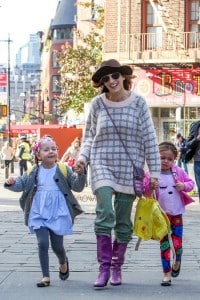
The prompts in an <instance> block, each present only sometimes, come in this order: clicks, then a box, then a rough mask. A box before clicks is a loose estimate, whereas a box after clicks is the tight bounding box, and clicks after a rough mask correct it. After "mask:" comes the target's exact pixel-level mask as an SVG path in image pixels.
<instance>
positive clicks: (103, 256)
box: [77, 59, 160, 288]
mask: <svg viewBox="0 0 200 300" xmlns="http://www.w3.org/2000/svg"><path fill="white" fill-rule="evenodd" d="M132 73H133V71H132V68H131V67H130V66H122V65H120V63H119V62H118V61H116V60H114V59H110V60H108V61H104V62H102V64H101V66H100V68H99V69H98V70H97V71H96V72H95V74H94V75H93V76H92V80H93V83H94V86H95V87H97V88H102V93H101V94H100V96H97V97H95V98H94V99H93V101H92V103H91V109H90V113H89V116H88V119H87V123H86V129H85V134H84V138H83V141H82V147H81V150H80V156H79V159H78V160H79V162H84V163H85V164H87V163H88V162H90V167H91V188H92V191H93V193H94V194H95V195H96V199H97V205H96V219H95V234H96V238H97V259H98V262H99V264H100V267H99V271H100V272H99V275H98V278H97V280H96V281H95V283H94V287H95V288H101V287H104V286H106V285H107V282H108V280H109V278H110V275H111V278H110V283H111V285H120V284H121V266H122V265H123V263H124V256H125V252H126V249H127V245H128V243H129V242H130V240H131V238H132V222H131V211H132V205H133V201H134V199H135V197H136V196H135V191H134V188H133V164H132V162H133V163H134V164H135V165H136V166H137V167H140V168H143V167H144V164H145V160H146V161H147V164H148V167H149V170H150V173H151V182H154V181H156V180H157V178H158V176H159V173H160V159H159V152H158V146H157V140H156V135H155V131H154V126H153V122H152V120H151V117H150V114H149V110H148V107H147V104H146V102H145V100H144V99H143V98H142V97H141V96H139V95H137V94H135V93H133V92H132V91H131V90H130V86H131V80H132V78H133V75H132ZM105 108H106V109H107V110H108V112H109V114H110V115H109V114H108V112H107V110H106V109H105ZM110 117H111V118H112V119H113V122H112V120H111V119H110ZM113 123H115V125H114V124H113ZM117 131H118V132H117ZM123 144H124V145H123ZM124 146H125V148H126V150H125V149H124ZM130 158H131V159H130ZM131 160H132V161H131ZM79 162H77V164H78V163H79ZM113 196H114V208H113V207H112V199H113ZM112 229H114V233H115V238H114V241H113V244H112V237H111V235H112ZM110 271H111V274H110Z"/></svg>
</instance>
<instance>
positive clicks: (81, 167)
mask: <svg viewBox="0 0 200 300" xmlns="http://www.w3.org/2000/svg"><path fill="white" fill-rule="evenodd" d="M73 169H74V171H75V172H76V173H78V174H83V173H84V172H85V162H84V161H83V160H79V161H77V162H76V163H75V165H74V166H73Z"/></svg>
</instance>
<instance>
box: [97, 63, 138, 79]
mask: <svg viewBox="0 0 200 300" xmlns="http://www.w3.org/2000/svg"><path fill="white" fill-rule="evenodd" d="M113 72H119V73H121V74H122V75H132V74H133V69H132V68H131V67H130V66H128V65H121V64H120V63H119V62H118V61H117V60H116V59H109V60H105V61H103V62H102V63H101V66H100V68H99V69H98V70H97V71H96V72H95V73H94V74H93V76H92V81H93V82H94V83H99V82H100V80H101V78H102V77H103V76H105V75H108V74H111V73H113ZM134 77H135V76H134Z"/></svg>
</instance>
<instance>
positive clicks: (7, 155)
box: [1, 141, 14, 178]
mask: <svg viewBox="0 0 200 300" xmlns="http://www.w3.org/2000/svg"><path fill="white" fill-rule="evenodd" d="M13 154H14V151H13V148H12V147H11V146H10V143H9V141H6V142H5V143H4V146H3V147H2V149H1V158H2V161H3V163H4V170H5V178H8V176H9V166H10V164H11V162H12V159H13Z"/></svg>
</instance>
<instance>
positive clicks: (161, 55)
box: [103, 0, 200, 141]
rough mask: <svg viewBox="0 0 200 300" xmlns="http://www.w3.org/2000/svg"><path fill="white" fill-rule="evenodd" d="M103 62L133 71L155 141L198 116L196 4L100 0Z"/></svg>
mask: <svg viewBox="0 0 200 300" xmlns="http://www.w3.org/2000/svg"><path fill="white" fill-rule="evenodd" d="M104 5H105V44H104V50H103V58H104V59H110V58H116V59H118V60H119V61H120V62H121V63H124V64H129V65H132V66H133V67H134V72H135V74H136V75H137V78H136V79H134V81H133V90H134V91H136V92H138V93H140V94H142V95H143V96H144V97H145V98H146V100H147V103H148V105H149V107H150V109H151V113H152V116H153V120H154V124H155V128H156V132H157V136H158V139H159V141H162V140H166V139H167V140H175V136H176V133H177V132H181V133H182V134H183V135H187V134H188V128H189V125H190V123H191V122H193V121H194V120H196V119H199V118H200V1H199V0H185V1H183V0H155V1H153V0H113V1H109V0H105V4H104Z"/></svg>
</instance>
